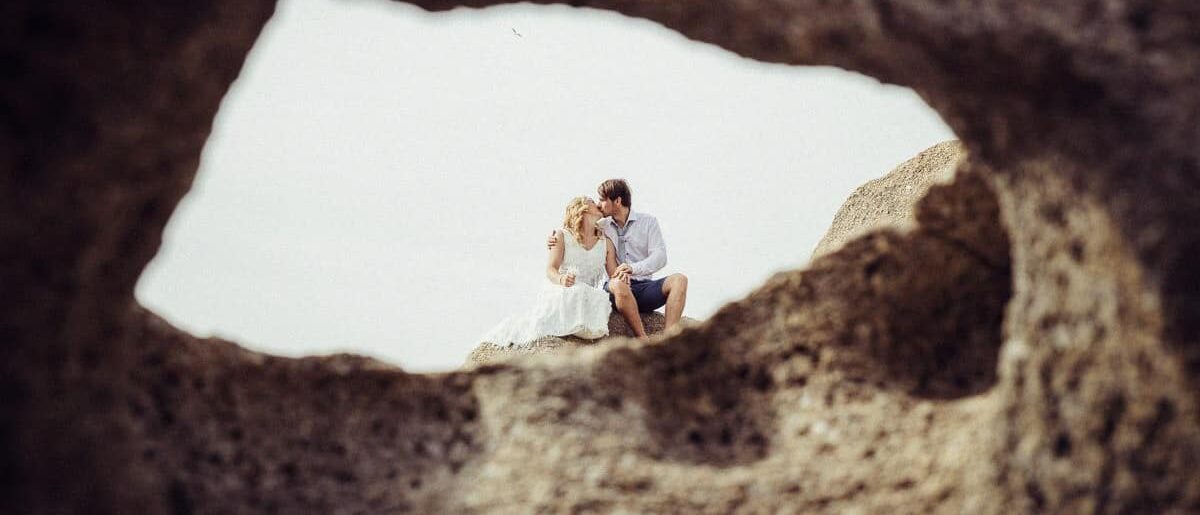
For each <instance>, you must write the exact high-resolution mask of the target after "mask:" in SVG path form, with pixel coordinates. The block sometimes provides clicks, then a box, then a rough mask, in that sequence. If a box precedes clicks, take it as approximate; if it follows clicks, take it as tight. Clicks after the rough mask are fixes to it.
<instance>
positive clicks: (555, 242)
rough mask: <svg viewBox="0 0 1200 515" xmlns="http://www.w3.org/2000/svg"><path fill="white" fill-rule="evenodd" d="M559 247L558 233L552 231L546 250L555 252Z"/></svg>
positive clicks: (547, 240)
mask: <svg viewBox="0 0 1200 515" xmlns="http://www.w3.org/2000/svg"><path fill="white" fill-rule="evenodd" d="M556 245H558V231H550V237H549V238H546V250H554V247H555V246H556Z"/></svg>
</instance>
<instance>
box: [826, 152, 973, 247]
mask: <svg viewBox="0 0 1200 515" xmlns="http://www.w3.org/2000/svg"><path fill="white" fill-rule="evenodd" d="M963 157H964V155H963V151H962V146H961V145H959V144H958V142H957V141H947V142H944V143H939V144H937V145H934V146H933V147H930V148H928V149H926V150H925V151H924V152H921V153H920V154H917V157H914V158H912V159H909V160H908V161H905V162H904V164H901V165H900V166H898V167H896V169H895V170H892V171H891V172H889V173H888V174H887V175H884V176H883V177H880V178H878V179H875V180H873V181H870V182H867V183H866V184H863V185H862V186H859V187H858V189H855V190H854V193H852V194H851V195H850V198H848V199H846V202H845V203H844V204H842V207H841V208H839V209H838V212H837V214H836V215H834V217H833V225H831V226H830V227H829V231H828V232H826V233H825V236H824V237H822V238H821V242H820V243H818V244H817V248H816V249H815V250H813V258H814V259H815V258H817V257H820V256H823V255H825V254H828V253H830V252H833V251H834V250H836V249H838V248H841V246H842V245H843V244H845V243H846V242H847V241H850V240H852V239H854V238H855V237H857V236H859V235H861V234H862V233H864V232H866V231H868V230H871V229H877V228H880V227H896V228H900V229H904V228H909V227H912V225H913V224H914V223H915V222H916V218H915V217H914V213H913V208H914V207H915V206H916V203H917V200H919V199H921V197H924V196H925V192H926V191H928V190H929V187H930V186H933V185H934V184H935V183H939V182H945V181H948V180H950V178H951V177H953V176H954V171H955V170H956V169H958V164H959V163H960V162H961V161H962V159H963Z"/></svg>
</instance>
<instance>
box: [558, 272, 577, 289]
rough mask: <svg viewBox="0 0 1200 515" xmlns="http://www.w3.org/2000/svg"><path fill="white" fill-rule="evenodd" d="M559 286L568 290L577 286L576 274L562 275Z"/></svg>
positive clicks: (559, 277)
mask: <svg viewBox="0 0 1200 515" xmlns="http://www.w3.org/2000/svg"><path fill="white" fill-rule="evenodd" d="M558 284H561V285H563V286H565V287H567V288H570V287H572V286H575V274H562V275H560V276H558Z"/></svg>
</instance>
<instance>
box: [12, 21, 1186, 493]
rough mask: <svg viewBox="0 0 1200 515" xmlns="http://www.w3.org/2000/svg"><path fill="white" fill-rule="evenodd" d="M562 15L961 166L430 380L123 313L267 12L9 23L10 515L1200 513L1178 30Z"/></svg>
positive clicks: (1174, 25)
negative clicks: (792, 69)
mask: <svg viewBox="0 0 1200 515" xmlns="http://www.w3.org/2000/svg"><path fill="white" fill-rule="evenodd" d="M411 3H413V4H415V5H418V6H420V7H424V8H427V9H433V10H442V9H450V8H453V7H457V6H463V5H465V6H473V7H481V6H486V5H491V4H492V3H498V2H491V1H487V0H463V1H452V0H414V1H413V2H411ZM570 3H571V5H576V6H590V7H598V8H605V9H613V10H616V11H619V12H621V13H623V14H626V15H629V16H633V17H642V18H647V19H650V20H653V21H656V22H658V23H660V24H662V25H663V26H666V27H669V28H671V29H674V30H677V31H679V32H680V33H682V34H683V35H685V36H687V37H689V38H692V39H695V40H698V41H704V42H708V43H712V44H715V45H719V46H721V47H723V48H726V49H728V50H730V51H733V52H736V53H738V54H739V55H742V56H745V57H748V58H753V59H758V60H761V61H768V62H776V63H788V64H816V65H834V66H840V67H843V68H846V69H850V70H854V71H858V72H861V73H864V74H867V75H870V76H873V77H876V78H878V79H880V80H882V81H886V82H889V83H894V84H900V85H903V86H907V87H911V88H913V89H914V90H915V91H916V92H917V93H918V94H919V95H920V96H921V97H922V98H923V99H925V100H926V101H927V102H928V103H929V104H930V105H931V106H932V107H933V108H934V109H936V110H937V111H938V112H939V113H940V114H941V115H942V117H943V118H944V119H945V120H946V121H947V123H949V124H950V126H951V127H952V128H953V129H954V131H955V133H956V134H957V135H958V137H959V138H960V139H961V141H962V145H963V148H964V149H966V153H967V157H966V158H964V159H963V161H962V162H961V163H960V164H959V171H958V172H957V173H956V175H955V178H954V180H953V181H952V182H950V183H947V184H944V185H935V186H932V187H930V189H929V192H928V193H927V194H926V196H925V197H924V198H923V199H922V200H920V201H919V202H918V203H917V206H916V208H915V216H916V222H915V224H911V225H909V226H907V227H903V228H899V229H896V228H893V229H887V228H885V229H881V230H876V231H872V232H870V233H867V234H864V235H861V236H860V237H858V238H856V239H853V240H851V241H847V242H845V243H844V244H842V245H841V246H840V247H838V248H837V249H836V250H833V251H831V252H828V253H826V254H823V255H822V256H821V257H818V258H816V259H814V260H813V262H812V264H811V266H810V267H809V268H808V269H806V270H797V271H789V272H784V273H781V274H779V275H777V276H775V277H774V278H772V279H771V280H769V281H768V282H767V283H766V284H764V285H763V286H762V287H760V288H759V289H757V290H756V291H755V292H753V293H752V294H751V295H750V296H748V297H747V298H746V299H743V300H740V301H737V302H734V303H731V304H729V305H727V306H725V307H723V308H722V309H721V310H719V311H718V312H717V313H716V314H715V315H714V316H713V317H711V318H710V319H709V320H707V321H705V322H704V323H702V324H700V325H698V326H695V327H691V328H686V329H684V330H682V331H680V332H679V333H677V334H674V335H669V336H666V337H661V338H659V339H656V341H654V342H651V343H642V342H634V341H628V340H615V341H614V342H612V343H611V344H605V345H596V346H581V347H578V348H571V349H563V350H562V351H561V352H555V353H550V354H544V355H540V356H533V357H529V358H527V359H522V360H513V361H510V362H504V363H499V364H493V365H486V366H480V367H476V368H474V369H471V370H468V371H460V372H454V373H449V374H429V375H416V374H408V373H405V372H404V371H402V370H400V369H397V368H394V367H391V366H388V365H386V364H382V363H379V362H375V361H372V360H367V359H363V358H355V357H351V356H333V357H323V358H304V359H285V358H278V357H272V356H266V355H262V354H258V353H253V352H249V351H246V350H244V349H242V348H240V347H238V346H237V345H235V344H233V343H229V342H223V341H218V340H199V339H197V338H195V337H193V336H191V335H188V334H186V333H184V332H182V331H179V330H177V329H175V328H172V327H170V326H169V325H168V324H166V323H165V322H163V321H162V320H161V319H159V318H158V317H156V316H154V315H153V314H152V313H149V312H147V311H145V310H144V309H142V308H140V307H138V306H137V304H136V302H135V300H134V296H133V291H134V285H135V284H136V280H137V277H138V275H139V274H140V273H141V272H142V270H143V269H144V268H145V266H146V264H147V262H148V261H149V260H150V259H151V257H152V256H153V255H154V253H155V252H156V251H157V249H158V245H159V242H160V241H161V235H162V230H163V227H164V225H165V224H166V221H167V218H168V217H169V215H170V214H171V213H172V212H173V211H174V209H175V208H176V206H177V205H178V202H179V200H180V199H181V198H182V196H183V195H184V194H185V193H186V192H187V190H188V188H189V186H190V184H191V181H192V179H193V176H194V174H195V171H196V166H197V163H198V160H199V156H200V153H201V150H202V148H203V145H204V141H205V139H206V137H207V135H208V131H209V130H210V128H211V124H212V121H213V117H214V116H215V114H216V111H217V108H218V107H219V104H220V99H221V97H222V95H223V94H224V92H225V91H226V90H227V89H228V87H229V85H230V83H231V82H232V81H233V79H234V78H235V77H236V75H237V73H238V71H239V69H240V67H241V65H242V62H243V60H244V59H245V56H246V52H247V51H248V50H249V48H250V46H251V44H252V43H253V41H254V39H255V38H256V37H257V34H258V32H259V31H260V30H261V28H262V25H263V24H264V23H265V22H266V20H267V18H268V17H269V16H270V14H271V12H272V11H273V9H274V3H273V2H270V1H268V0H261V1H255V0H249V1H245V0H243V1H238V2H233V1H230V0H214V1H211V2H200V3H195V2H193V3H172V2H143V1H134V2H117V3H109V4H106V5H105V6H103V7H102V8H80V7H79V6H77V5H76V4H75V3H61V2H60V3H54V2H51V3H46V2H32V1H25V2H22V1H19V0H18V1H17V2H6V3H2V4H0V26H2V27H3V30H0V77H3V81H4V87H3V88H2V89H0V92H2V93H0V113H3V116H0V133H2V134H3V137H0V170H3V171H4V172H3V173H0V285H3V288H4V290H3V291H4V296H2V297H0V342H2V343H0V399H3V402H0V503H3V506H4V507H5V508H6V509H7V510H8V511H10V512H13V513H98V514H109V513H112V514H116V513H146V514H158V513H381V512H383V513H386V512H400V511H412V512H421V513H427V512H455V513H458V512H483V511H491V512H521V513H525V512H536V511H560V512H566V511H626V512H667V511H676V512H710V513H728V512H732V511H746V512H802V513H809V512H828V513H841V512H881V511H885V510H887V511H900V512H906V513H917V512H921V513H924V512H941V513H961V512H972V513H1075V512H1104V513H1124V512H1155V513H1160V512H1161V513H1184V512H1193V511H1197V510H1198V509H1200V475H1197V474H1195V473H1194V470H1195V468H1196V465H1197V464H1198V463H1200V424H1198V423H1197V422H1200V414H1198V410H1200V397H1198V396H1200V387H1198V386H1200V385H1198V384H1197V379H1196V378H1197V377H1200V343H1198V342H1200V294H1198V293H1197V292H1198V291H1200V287H1198V286H1197V285H1200V272H1197V271H1196V270H1197V267H1196V266H1195V260H1196V256H1197V255H1200V202H1197V200H1196V194H1195V192H1196V191H1200V145H1197V144H1196V142H1197V141H1200V124H1196V123H1195V121H1196V120H1197V119H1200V90H1198V89H1197V88H1196V87H1195V85H1196V84H1197V83H1198V82H1200V40H1198V39H1197V38H1196V37H1195V34H1197V33H1200V7H1197V6H1196V4H1195V3H1194V2H1186V1H1182V0H1166V1H1161V2H1152V3H1151V2H1140V3H1139V2H1131V1H1101V0H1079V1H1077V2H1073V3H1070V4H1069V5H1068V4H1066V3H1062V2H1044V3H1037V2H1025V3H1021V4H1020V5H1017V4H1016V3H1015V2H1011V1H1009V0H979V1H975V2H965V1H957V2H944V1H933V0H905V1H877V2H824V1H816V0H789V1H776V0H764V1H760V2H739V1H731V0H695V1H688V2H659V1H650V0H621V1H611V0H608V1H600V0H597V1H576V2H570Z"/></svg>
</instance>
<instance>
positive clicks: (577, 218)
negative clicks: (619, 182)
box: [563, 197, 600, 243]
mask: <svg viewBox="0 0 1200 515" xmlns="http://www.w3.org/2000/svg"><path fill="white" fill-rule="evenodd" d="M589 200H591V199H589V198H587V197H575V198H573V199H571V202H570V203H568V204H567V214H566V216H565V217H563V228H564V229H566V230H567V232H569V233H571V235H572V236H574V237H575V241H577V242H579V243H583V231H584V227H583V215H584V214H585V213H587V210H588V201H589ZM591 229H592V231H593V234H595V235H596V236H599V235H600V227H599V226H596V225H593V226H592V227H591Z"/></svg>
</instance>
